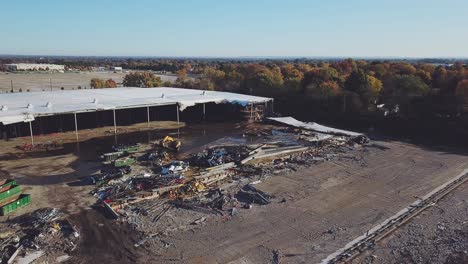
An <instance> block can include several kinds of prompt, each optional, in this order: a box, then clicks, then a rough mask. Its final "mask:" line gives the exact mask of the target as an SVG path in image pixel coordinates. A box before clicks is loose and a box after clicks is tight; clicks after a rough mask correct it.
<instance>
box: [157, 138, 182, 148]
mask: <svg viewBox="0 0 468 264" xmlns="http://www.w3.org/2000/svg"><path fill="white" fill-rule="evenodd" d="M159 145H160V146H161V147H163V148H167V149H172V150H175V151H179V149H180V147H181V146H182V142H180V140H176V139H174V138H172V137H170V136H166V137H165V138H163V139H162V140H161V141H160V142H159Z"/></svg>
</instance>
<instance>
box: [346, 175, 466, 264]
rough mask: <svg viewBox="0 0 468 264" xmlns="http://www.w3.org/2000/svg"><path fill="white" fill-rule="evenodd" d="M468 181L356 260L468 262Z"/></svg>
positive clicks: (355, 261) (354, 261)
mask: <svg viewBox="0 0 468 264" xmlns="http://www.w3.org/2000/svg"><path fill="white" fill-rule="evenodd" d="M467 188H468V183H465V184H463V185H461V186H459V187H458V188H457V189H455V190H454V191H453V192H451V193H449V194H448V195H447V196H446V197H444V198H443V199H442V200H440V201H439V202H438V203H437V204H435V205H434V206H432V207H431V208H430V209H428V210H426V211H424V212H422V213H421V214H420V215H418V216H416V217H415V218H413V219H412V220H411V221H409V223H407V224H406V225H405V226H403V227H402V228H399V229H398V230H396V231H395V232H394V233H392V234H391V235H389V236H388V237H386V238H384V239H383V240H382V241H380V242H378V243H377V245H374V246H373V247H372V248H371V249H369V250H367V251H366V252H364V253H363V254H361V255H360V256H358V257H357V258H355V259H353V261H352V263H403V262H404V263H454V264H455V263H468V218H467V216H468V192H467V190H468V189H467Z"/></svg>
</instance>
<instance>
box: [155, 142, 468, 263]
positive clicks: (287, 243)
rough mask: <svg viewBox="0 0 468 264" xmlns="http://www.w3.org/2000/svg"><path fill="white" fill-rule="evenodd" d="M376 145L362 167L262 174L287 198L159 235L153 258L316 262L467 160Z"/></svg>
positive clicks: (265, 186)
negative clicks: (159, 248)
mask: <svg viewBox="0 0 468 264" xmlns="http://www.w3.org/2000/svg"><path fill="white" fill-rule="evenodd" d="M375 144H377V145H375V147H370V148H367V149H366V150H358V151H357V152H358V153H355V154H356V155H364V157H365V166H363V167H361V166H357V165H356V163H354V162H346V161H341V162H325V163H322V164H319V165H316V166H312V167H310V168H307V169H300V170H298V171H297V172H295V173H292V174H289V175H277V176H274V177H272V178H269V179H267V180H266V181H265V182H263V183H261V184H258V185H256V187H257V188H258V189H261V190H262V191H265V192H267V193H269V194H272V195H274V196H276V197H277V198H278V199H279V200H283V198H284V199H285V200H286V202H283V203H277V204H274V203H272V204H269V205H266V206H262V207H258V208H255V209H253V210H245V211H242V212H241V213H240V214H239V215H238V216H236V217H233V218H232V219H231V220H229V221H226V222H224V221H217V222H215V223H213V224H209V225H208V224H207V225H204V226H202V227H198V226H197V227H196V228H193V229H191V230H188V231H185V232H180V233H176V234H173V235H171V236H170V237H168V238H166V241H167V242H168V243H171V244H173V245H174V247H170V248H168V249H167V250H165V252H164V253H163V254H162V255H161V256H158V257H156V258H153V259H152V260H153V261H158V262H161V263H171V262H178V263H269V262H271V259H272V258H273V257H274V256H275V255H279V256H280V258H281V263H283V262H284V263H317V262H319V261H320V260H321V259H323V258H325V257H326V256H327V255H329V254H330V253H332V252H334V251H335V250H337V249H338V248H340V247H342V246H343V245H344V244H346V243H347V242H349V241H351V240H352V239H354V238H355V237H357V236H359V235H362V234H363V233H365V232H366V231H367V230H369V229H370V228H371V227H373V226H374V225H376V224H378V223H379V222H381V221H382V220H383V219H385V218H387V217H389V216H391V215H392V214H394V213H395V212H397V211H399V210H400V209H401V208H403V207H405V206H407V205H408V204H410V203H411V202H413V201H414V200H415V197H418V196H422V195H424V194H426V193H427V192H429V191H431V190H432V189H433V188H435V187H436V186H438V185H440V184H442V183H443V182H445V181H447V180H449V179H450V178H451V177H454V176H455V175H457V174H458V173H459V172H460V171H461V170H462V169H464V168H466V166H467V165H468V164H467V162H468V158H467V157H466V156H464V155H459V154H455V153H450V152H447V151H444V150H441V149H425V148H422V147H418V146H414V145H411V144H408V143H402V142H383V141H381V142H376V143H375ZM465 217H466V215H465ZM149 251H151V250H149ZM278 252H279V253H278Z"/></svg>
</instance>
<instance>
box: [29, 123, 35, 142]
mask: <svg viewBox="0 0 468 264" xmlns="http://www.w3.org/2000/svg"><path fill="white" fill-rule="evenodd" d="M29 131H30V132H31V145H32V146H34V136H33V130H32V121H29Z"/></svg>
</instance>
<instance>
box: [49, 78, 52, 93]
mask: <svg viewBox="0 0 468 264" xmlns="http://www.w3.org/2000/svg"><path fill="white" fill-rule="evenodd" d="M49 81H50V90H51V91H52V78H50V79H49Z"/></svg>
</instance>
